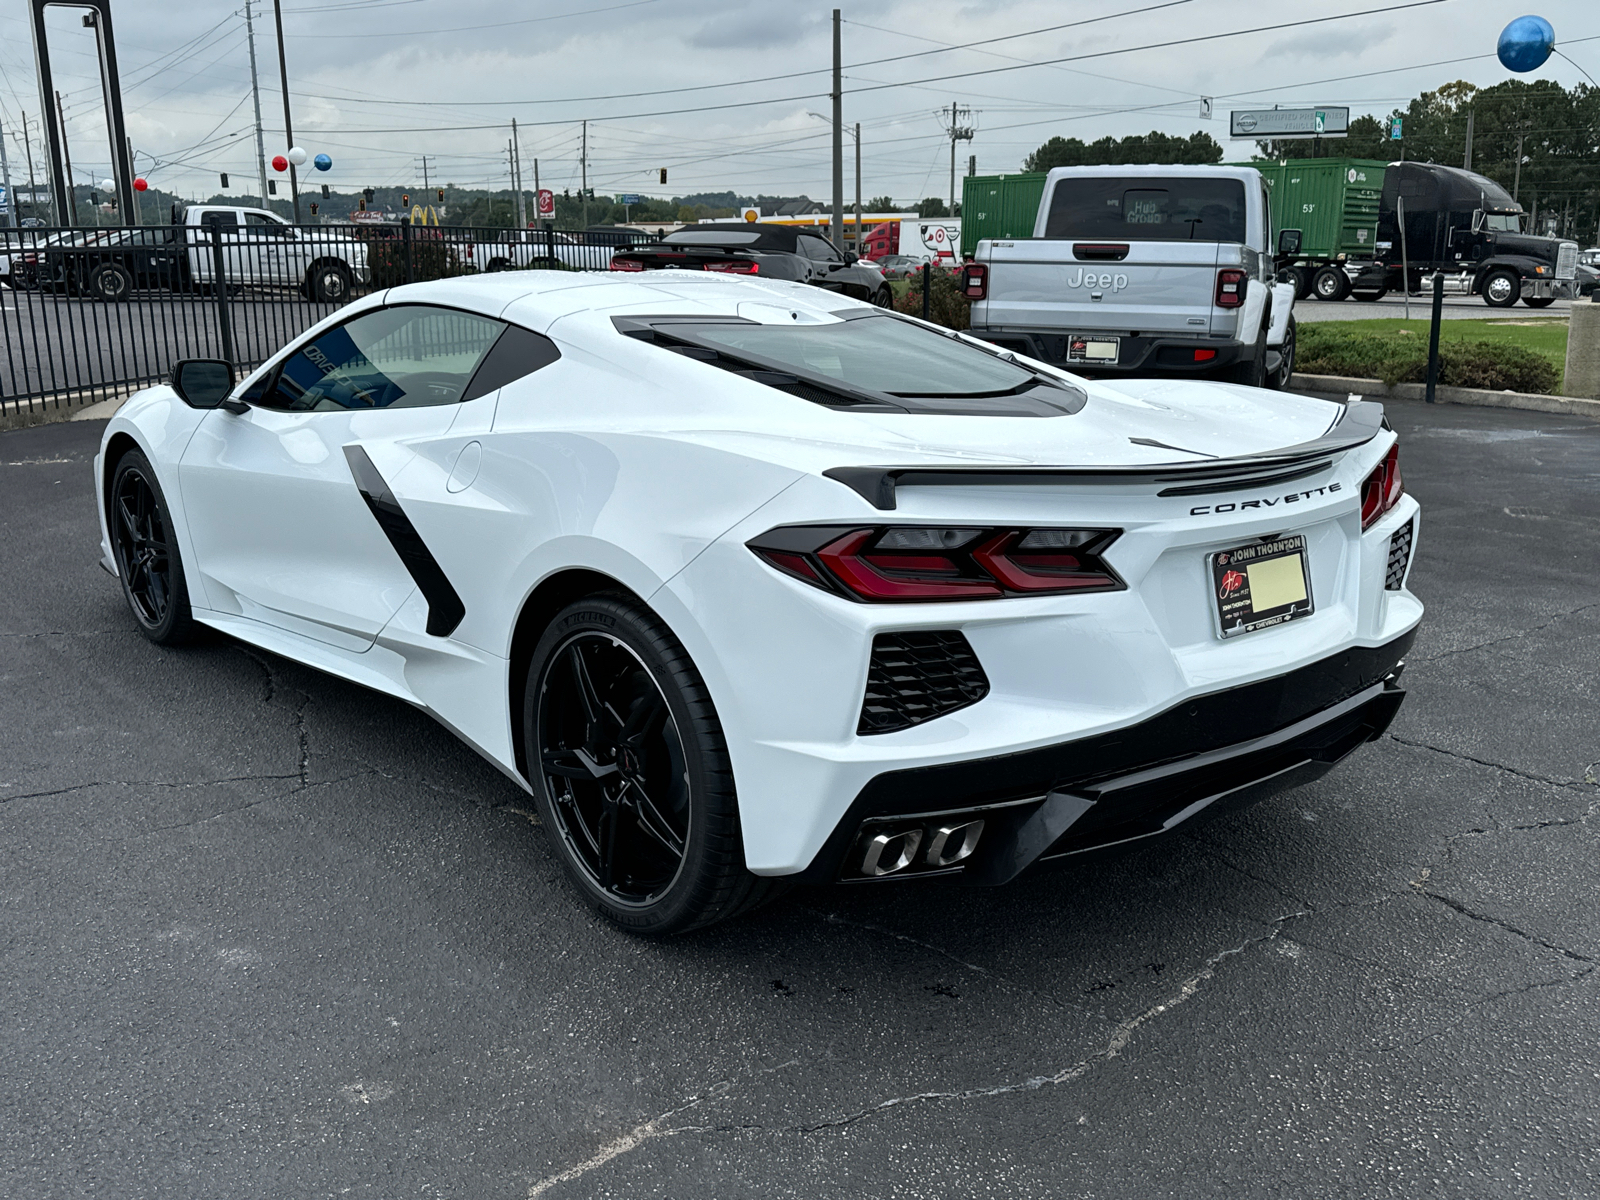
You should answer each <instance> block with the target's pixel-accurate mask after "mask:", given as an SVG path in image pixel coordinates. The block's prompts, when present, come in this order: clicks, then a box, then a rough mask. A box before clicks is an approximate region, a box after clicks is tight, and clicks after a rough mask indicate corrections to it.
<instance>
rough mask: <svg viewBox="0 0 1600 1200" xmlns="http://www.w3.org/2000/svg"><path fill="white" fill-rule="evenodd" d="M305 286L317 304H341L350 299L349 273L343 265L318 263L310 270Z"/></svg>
mask: <svg viewBox="0 0 1600 1200" xmlns="http://www.w3.org/2000/svg"><path fill="white" fill-rule="evenodd" d="M307 286H308V287H309V288H310V290H311V298H312V299H313V300H315V301H317V302H318V303H319V304H343V303H344V302H345V301H346V300H348V299H350V271H349V269H348V268H347V267H346V266H345V265H344V264H343V263H318V264H317V265H316V266H314V267H312V268H311V274H310V277H309V278H308V280H307Z"/></svg>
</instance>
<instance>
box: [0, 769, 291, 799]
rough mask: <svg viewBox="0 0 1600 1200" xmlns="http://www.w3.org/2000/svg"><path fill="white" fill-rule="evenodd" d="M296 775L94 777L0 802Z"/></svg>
mask: <svg viewBox="0 0 1600 1200" xmlns="http://www.w3.org/2000/svg"><path fill="white" fill-rule="evenodd" d="M298 778H299V776H298V775H228V776H225V777H224V778H222V779H196V780H190V781H185V782H176V781H173V780H168V779H96V780H91V781H90V782H89V783H74V784H70V785H69V786H67V787H61V788H52V789H50V790H49V791H43V792H24V793H23V794H21V795H20V796H0V804H14V803H15V802H16V801H18V800H43V799H46V798H48V797H50V796H68V795H71V794H72V793H73V792H82V791H87V790H89V789H90V788H102V787H155V788H200V787H217V786H219V785H221V784H224V783H252V782H256V781H262V782H271V781H274V780H284V779H298Z"/></svg>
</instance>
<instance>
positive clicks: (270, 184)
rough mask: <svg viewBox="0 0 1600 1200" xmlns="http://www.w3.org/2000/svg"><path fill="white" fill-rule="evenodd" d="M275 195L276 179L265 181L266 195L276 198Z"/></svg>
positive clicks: (276, 189)
mask: <svg viewBox="0 0 1600 1200" xmlns="http://www.w3.org/2000/svg"><path fill="white" fill-rule="evenodd" d="M277 194H278V181H277V180H276V179H269V180H267V195H269V196H276V195H277Z"/></svg>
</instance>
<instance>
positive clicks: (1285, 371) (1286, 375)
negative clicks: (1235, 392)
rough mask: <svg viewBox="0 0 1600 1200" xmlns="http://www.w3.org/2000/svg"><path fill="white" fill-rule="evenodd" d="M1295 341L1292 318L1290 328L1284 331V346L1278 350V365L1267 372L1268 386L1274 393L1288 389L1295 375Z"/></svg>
mask: <svg viewBox="0 0 1600 1200" xmlns="http://www.w3.org/2000/svg"><path fill="white" fill-rule="evenodd" d="M1295 340H1296V338H1295V324H1294V318H1293V317H1290V318H1289V327H1288V328H1287V329H1285V330H1284V331H1283V344H1282V345H1281V346H1279V347H1278V350H1277V354H1278V365H1277V366H1276V367H1275V368H1273V369H1272V370H1271V371H1268V372H1267V386H1268V387H1269V388H1272V389H1273V390H1274V391H1282V390H1283V389H1284V388H1286V387H1288V386H1289V380H1290V379H1291V378H1292V377H1293V375H1294V352H1295Z"/></svg>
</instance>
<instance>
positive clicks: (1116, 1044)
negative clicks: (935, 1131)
mask: <svg viewBox="0 0 1600 1200" xmlns="http://www.w3.org/2000/svg"><path fill="white" fill-rule="evenodd" d="M1311 915H1313V914H1312V913H1311V912H1309V911H1302V912H1292V913H1287V914H1285V915H1284V916H1281V917H1278V918H1276V919H1275V920H1274V921H1273V922H1272V929H1271V931H1270V932H1268V933H1265V934H1262V935H1261V936H1260V937H1252V938H1246V939H1245V940H1244V941H1242V942H1240V943H1239V944H1238V945H1237V946H1232V947H1230V948H1228V949H1226V950H1222V951H1219V952H1218V953H1216V954H1213V955H1212V956H1211V957H1210V958H1208V959H1206V960H1205V962H1204V963H1203V964H1202V965H1201V967H1200V969H1199V970H1198V971H1196V972H1195V973H1194V974H1193V975H1191V976H1189V977H1188V978H1187V979H1185V980H1184V981H1183V983H1182V984H1181V985H1179V987H1178V990H1177V991H1176V992H1174V993H1173V994H1172V995H1170V996H1169V997H1167V999H1165V1000H1162V1001H1161V1002H1159V1003H1157V1004H1153V1005H1151V1006H1150V1007H1149V1008H1146V1009H1144V1010H1143V1011H1142V1012H1139V1013H1137V1014H1135V1015H1134V1016H1132V1017H1128V1018H1126V1019H1125V1020H1122V1021H1119V1022H1117V1025H1116V1027H1115V1029H1114V1030H1113V1031H1112V1035H1111V1037H1110V1039H1109V1040H1108V1041H1107V1042H1106V1044H1105V1046H1104V1047H1103V1048H1101V1049H1100V1050H1097V1051H1096V1052H1095V1053H1094V1054H1091V1055H1089V1056H1088V1057H1087V1058H1081V1059H1079V1060H1078V1061H1077V1062H1075V1063H1073V1064H1072V1065H1071V1066H1070V1067H1064V1068H1062V1069H1061V1070H1059V1071H1057V1072H1055V1073H1054V1074H1051V1075H1034V1076H1030V1077H1029V1078H1027V1079H1022V1080H1017V1081H1016V1082H1013V1083H1003V1084H997V1085H995V1086H993V1087H982V1088H964V1089H962V1090H960V1091H954V1092H914V1093H912V1094H911V1095H908V1096H895V1097H892V1098H891V1099H888V1100H881V1101H879V1102H878V1103H877V1104H873V1105H869V1106H868V1107H866V1108H862V1109H858V1110H856V1111H855V1112H853V1113H849V1114H847V1115H846V1116H843V1117H839V1118H837V1119H835V1120H832V1121H820V1122H818V1123H816V1124H814V1125H800V1126H796V1127H795V1128H794V1129H792V1130H790V1131H789V1132H794V1133H817V1132H820V1131H822V1130H827V1129H844V1128H848V1127H849V1126H851V1125H855V1124H857V1123H859V1122H861V1121H865V1120H869V1119H870V1118H872V1117H875V1116H878V1115H880V1114H882V1113H885V1112H888V1111H890V1110H891V1109H895V1108H903V1107H906V1106H908V1105H913V1104H927V1103H949V1102H957V1103H960V1102H965V1101H969V1100H981V1099H985V1098H987V1097H990V1096H1006V1095H1012V1094H1014V1093H1018V1092H1036V1091H1039V1090H1041V1089H1042V1088H1047V1087H1059V1086H1061V1085H1063V1084H1068V1083H1072V1082H1074V1081H1075V1080H1078V1079H1081V1078H1083V1076H1085V1075H1087V1074H1088V1073H1089V1072H1090V1071H1092V1070H1094V1069H1095V1068H1096V1067H1098V1066H1100V1065H1102V1064H1104V1063H1108V1062H1110V1061H1112V1060H1113V1059H1115V1058H1117V1057H1118V1056H1120V1055H1121V1053H1122V1051H1123V1050H1124V1049H1125V1048H1126V1047H1127V1045H1128V1043H1129V1042H1131V1041H1132V1040H1133V1036H1134V1034H1136V1033H1137V1032H1138V1031H1139V1029H1140V1028H1141V1027H1142V1026H1144V1025H1146V1024H1148V1023H1149V1022H1151V1021H1154V1020H1156V1019H1157V1018H1159V1017H1162V1016H1164V1015H1166V1014H1167V1013H1170V1012H1172V1011H1173V1010H1174V1009H1176V1008H1178V1007H1180V1006H1182V1005H1184V1004H1187V1003H1188V1002H1189V1001H1190V1000H1192V999H1193V998H1194V997H1195V996H1197V995H1198V994H1199V993H1200V989H1201V985H1202V984H1204V983H1205V982H1206V981H1207V980H1209V979H1210V978H1212V976H1213V975H1215V974H1216V970H1217V967H1218V965H1219V964H1220V963H1221V962H1222V961H1223V960H1224V959H1228V958H1233V957H1235V956H1237V955H1240V954H1243V953H1244V952H1245V951H1246V950H1248V949H1249V948H1250V947H1251V946H1257V945H1262V944H1264V943H1266V942H1270V941H1272V940H1273V939H1274V938H1276V937H1277V936H1278V935H1279V934H1280V933H1281V932H1283V926H1284V923H1285V922H1287V921H1292V920H1294V919H1296V918H1298V917H1306V916H1311Z"/></svg>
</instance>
